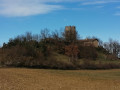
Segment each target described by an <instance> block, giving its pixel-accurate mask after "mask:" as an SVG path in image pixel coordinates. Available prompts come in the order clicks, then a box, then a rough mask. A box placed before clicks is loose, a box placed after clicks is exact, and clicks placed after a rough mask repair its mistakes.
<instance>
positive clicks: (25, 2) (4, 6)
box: [0, 0, 120, 17]
mask: <svg viewBox="0 0 120 90" xmlns="http://www.w3.org/2000/svg"><path fill="white" fill-rule="evenodd" d="M62 2H66V3H68V4H69V3H71V2H78V3H81V5H96V4H100V5H99V6H98V7H97V8H103V7H104V6H103V5H101V4H105V3H115V2H120V0H0V15H2V16H8V17H19V16H30V15H38V14H46V13H49V12H53V11H55V10H61V9H65V8H67V7H65V6H64V5H62ZM71 10H81V7H77V6H75V7H72V8H71Z"/></svg>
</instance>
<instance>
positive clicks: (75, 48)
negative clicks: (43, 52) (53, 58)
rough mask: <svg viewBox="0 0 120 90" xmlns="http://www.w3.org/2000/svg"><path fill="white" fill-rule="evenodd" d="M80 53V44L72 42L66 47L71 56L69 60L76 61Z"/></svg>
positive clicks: (67, 53)
mask: <svg viewBox="0 0 120 90" xmlns="http://www.w3.org/2000/svg"><path fill="white" fill-rule="evenodd" d="M78 53H79V49H78V46H77V45H75V44H71V45H68V46H66V47H65V54H66V55H67V56H69V60H70V61H71V62H72V63H76V61H77V59H78Z"/></svg>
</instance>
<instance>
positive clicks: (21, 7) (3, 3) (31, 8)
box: [0, 0, 63, 16]
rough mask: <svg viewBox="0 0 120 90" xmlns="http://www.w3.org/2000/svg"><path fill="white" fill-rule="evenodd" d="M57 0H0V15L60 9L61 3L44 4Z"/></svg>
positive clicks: (41, 12)
mask: <svg viewBox="0 0 120 90" xmlns="http://www.w3.org/2000/svg"><path fill="white" fill-rule="evenodd" d="M50 1H51V2H53V1H54V2H55V1H56V2H58V1H57V0H49V1H48V0H0V15H4V16H30V15H37V14H45V13H49V12H51V11H54V10H59V9H62V8H63V6H61V5H52V4H46V3H47V2H50Z"/></svg>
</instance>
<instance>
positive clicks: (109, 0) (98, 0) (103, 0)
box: [82, 0, 120, 5]
mask: <svg viewBox="0 0 120 90" xmlns="http://www.w3.org/2000/svg"><path fill="white" fill-rule="evenodd" d="M116 2H120V0H91V1H85V2H83V3H82V5H96V4H107V3H116Z"/></svg>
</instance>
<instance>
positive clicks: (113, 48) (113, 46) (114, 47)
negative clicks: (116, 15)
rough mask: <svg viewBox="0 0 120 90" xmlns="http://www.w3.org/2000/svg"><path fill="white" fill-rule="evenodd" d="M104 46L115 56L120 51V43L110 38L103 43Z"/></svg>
mask: <svg viewBox="0 0 120 90" xmlns="http://www.w3.org/2000/svg"><path fill="white" fill-rule="evenodd" d="M104 48H105V49H106V50H107V51H109V53H112V54H114V55H116V56H118V54H119V52H120V44H119V42H118V41H116V40H112V39H110V40H109V42H107V43H104Z"/></svg>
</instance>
